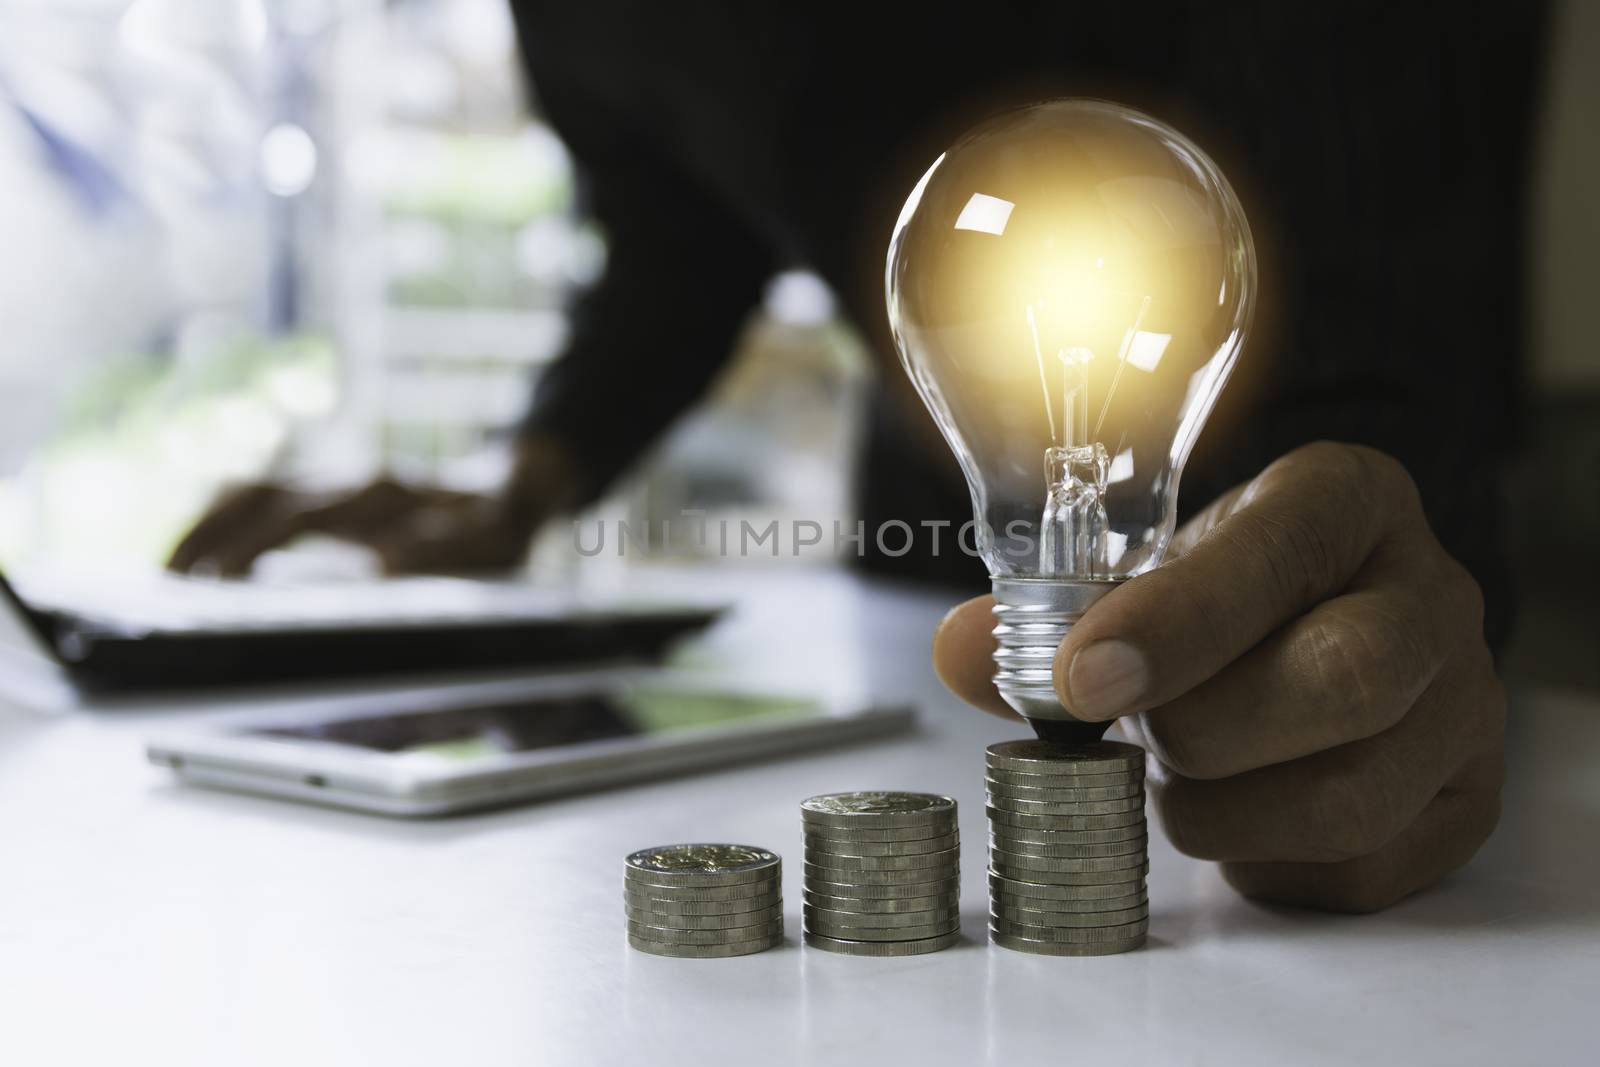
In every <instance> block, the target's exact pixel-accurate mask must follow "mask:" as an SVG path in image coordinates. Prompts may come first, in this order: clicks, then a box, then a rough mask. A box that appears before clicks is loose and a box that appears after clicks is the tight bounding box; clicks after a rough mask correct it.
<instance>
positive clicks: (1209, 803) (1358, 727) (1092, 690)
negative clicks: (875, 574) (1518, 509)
mask: <svg viewBox="0 0 1600 1067" xmlns="http://www.w3.org/2000/svg"><path fill="white" fill-rule="evenodd" d="M992 607H993V599H992V598H991V597H980V598H977V599H975V600H970V601H968V602H966V603H965V604H962V605H961V606H960V607H958V608H956V609H955V610H954V611H952V612H951V613H950V615H949V616H948V617H946V619H945V620H944V622H943V623H941V624H940V627H939V630H938V632H937V633H936V634H935V637H934V664H935V667H936V669H937V670H938V672H939V675H940V677H941V678H942V679H943V680H944V682H945V684H946V685H947V686H948V687H949V688H950V689H951V690H952V691H953V692H954V693H955V694H956V695H957V696H960V697H962V698H963V699H965V700H967V701H968V702H969V703H972V704H974V705H976V706H978V707H980V708H983V709H984V710H987V711H991V712H994V713H996V714H1000V715H1010V714H1012V713H1011V712H1010V710H1009V709H1008V708H1007V707H1006V705H1005V702H1004V701H1003V700H1001V699H1000V696H999V694H998V693H997V692H996V691H995V688H994V683H993V674H994V664H993V661H992V659H991V658H990V657H991V655H992V653H993V650H994V639H993V637H992V636H991V634H990V631H991V630H992V628H993V625H994V619H993V617H992V615H991V614H990V612H991V609H992ZM1054 673H1055V687H1056V693H1057V695H1058V696H1060V698H1061V700H1062V703H1063V705H1064V706H1066V707H1068V708H1070V709H1071V710H1072V711H1073V713H1074V714H1075V715H1077V716H1078V717H1079V718H1082V719H1090V720H1096V721H1104V720H1110V719H1120V721H1121V723H1122V724H1123V728H1124V729H1125V730H1126V731H1127V732H1128V733H1129V734H1130V735H1131V736H1132V737H1133V738H1134V739H1135V740H1137V741H1139V742H1141V743H1142V744H1144V746H1145V747H1146V748H1147V749H1148V750H1149V751H1150V753H1151V754H1152V755H1153V756H1154V757H1155V760H1156V762H1157V766H1156V767H1155V768H1154V771H1153V772H1152V774H1151V776H1150V787H1151V789H1152V793H1153V797H1154V801H1155V807H1156V810H1157V811H1158V813H1159V815H1160V818H1161V822H1162V824H1163V826H1164V827H1165V829H1166V832H1167V835H1168V837H1169V838H1170V839H1171V840H1172V843H1173V844H1174V846H1176V847H1177V848H1178V849H1179V850H1180V851H1182V852H1185V853H1187V854H1188V855H1191V856H1195V857H1198V858H1201V859H1210V860H1218V861H1220V862H1221V863H1222V871H1223V874H1224V876H1225V877H1226V878H1227V880H1228V882H1229V883H1230V884H1231V885H1233V886H1234V888H1236V889H1237V890H1239V892H1241V893H1243V894H1245V895H1246V896H1249V897H1255V898H1260V899H1263V900H1274V901H1282V902H1286V903H1294V904H1303V905H1309V906H1313V907H1322V908H1329V909H1333V910H1338V911H1356V912H1365V911H1376V910H1378V909H1380V908H1384V907H1387V906H1388V905H1390V904H1393V903H1394V902H1395V901H1398V900H1400V899H1401V898H1403V897H1405V896H1407V895H1409V894H1411V893H1414V892H1416V891H1417V890H1419V889H1422V888H1424V887H1426V886H1429V885H1431V884H1433V883H1434V882H1436V881H1438V880H1439V879H1440V878H1442V877H1444V876H1445V875H1446V874H1448V873H1450V872H1451V871H1453V870H1455V869H1456V868H1458V867H1460V866H1461V865H1462V864H1464V863H1466V862H1467V860H1469V859H1470V858H1471V857H1472V855H1473V854H1474V853H1475V852H1476V851H1477V850H1478V848H1479V847H1480V846H1481V845H1482V844H1483V842H1484V841H1485V840H1486V839H1487V838H1488V836H1489V834H1490V832H1491V831H1492V830H1493V829H1494V826H1495V823H1496V821H1497V820H1498V818H1499V811H1500V787H1501V783H1502V780H1503V776H1504V770H1503V757H1504V735H1505V693H1504V689H1503V687H1502V686H1501V684H1500V682H1499V680H1498V678H1497V677H1496V676H1495V671H1494V663H1493V660H1492V658H1491V656H1490V652H1489V649H1488V646H1487V644H1486V643H1485V641H1484V636H1483V600H1482V595H1481V593H1480V592H1479V589H1478V586H1477V583H1476V582H1475V581H1474V580H1473V579H1472V577H1471V576H1470V575H1469V574H1468V573H1467V571H1466V570H1465V568H1463V567H1462V566H1461V565H1460V564H1459V563H1457V562H1456V561H1455V560H1454V559H1452V558H1451V557H1450V556H1449V555H1448V554H1447V553H1446V552H1445V551H1444V549H1443V547H1441V546H1440V544H1439V542H1438V540H1437V539H1435V537H1434V535H1433V532H1432V530H1430V529H1429V527H1428V523H1427V520H1426V519H1425V518H1424V516H1423V512H1422V506H1421V501H1420V499H1419V497H1418V495H1417V491H1416V488H1415V486H1414V485H1413V484H1412V482H1411V479H1410V477H1409V476H1408V475H1407V474H1406V472H1405V470H1404V468H1403V467H1401V465H1400V464H1399V463H1398V462H1396V461H1395V460H1393V459H1391V458H1390V457H1388V456H1386V455H1384V454H1382V453H1380V452H1376V451H1373V450H1372V449H1368V448H1363V447H1358V446H1350V445H1340V444H1328V443H1319V444H1314V445H1308V446H1306V447H1304V448H1300V449H1297V450H1295V451H1294V452H1291V453H1289V454H1288V455H1287V456H1284V457H1283V458H1281V459H1279V460H1278V461H1277V462H1275V463H1273V464H1272V465H1271V466H1269V467H1267V469H1266V470H1264V471H1262V473H1261V474H1260V475H1258V476H1257V477H1256V478H1254V479H1253V480H1251V481H1250V482H1247V483H1246V484H1244V485H1242V486H1239V487H1237V488H1235V489H1233V490H1231V491H1230V492H1228V493H1226V494H1224V495H1223V496H1221V497H1219V498H1218V499H1217V500H1216V501H1215V502H1214V503H1212V504H1211V506H1210V507H1209V508H1207V509H1206V510H1205V511H1204V512H1203V513H1201V514H1200V515H1197V516H1196V517H1195V518H1194V519H1193V520H1191V521H1190V522H1189V523H1188V524H1187V525H1186V526H1185V527H1184V528H1183V529H1182V530H1180V531H1179V532H1178V534H1177V536H1176V537H1175V538H1174V540H1173V544H1172V547H1171V550H1170V552H1169V561H1168V562H1167V563H1166V564H1165V565H1164V566H1161V567H1159V568H1157V569H1156V570H1154V571H1151V572H1149V573H1147V574H1143V575H1140V576H1139V577H1137V578H1134V579H1131V580H1130V581H1128V582H1127V583H1126V584H1125V585H1123V586H1121V587H1120V588H1118V589H1116V590H1114V591H1112V592H1111V593H1109V594H1107V595H1106V596H1105V597H1104V598H1103V599H1102V600H1100V601H1098V602H1097V603H1096V604H1095V605H1094V606H1093V607H1091V608H1090V609H1089V611H1088V612H1087V613H1085V615H1084V617H1083V619H1082V620H1081V621H1080V622H1079V623H1078V624H1077V625H1076V626H1074V627H1073V628H1072V631H1071V632H1070V633H1069V634H1068V636H1067V637H1066V639H1065V640H1063V641H1062V643H1061V647H1060V648H1059V649H1058V650H1057V653H1056V657H1055V664H1054Z"/></svg>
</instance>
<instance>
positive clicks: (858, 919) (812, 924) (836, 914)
mask: <svg viewBox="0 0 1600 1067" xmlns="http://www.w3.org/2000/svg"><path fill="white" fill-rule="evenodd" d="M802 915H803V917H804V919H805V923H806V927H807V929H811V930H818V931H821V932H823V933H827V931H826V930H824V929H823V927H825V926H826V927H858V928H861V929H866V930H893V929H897V928H900V927H906V926H937V925H938V924H939V923H947V922H950V921H952V920H956V921H959V920H960V918H961V909H960V908H939V909H936V910H929V911H909V912H905V913H903V914H900V915H862V914H860V913H858V912H853V911H828V910H826V909H823V908H814V907H812V906H811V905H809V904H807V905H806V906H805V909H804V911H803V913H802ZM1019 921H1020V920H1019ZM844 936H847V937H854V936H855V935H854V934H846V935H844ZM868 940H871V939H870V938H868Z"/></svg>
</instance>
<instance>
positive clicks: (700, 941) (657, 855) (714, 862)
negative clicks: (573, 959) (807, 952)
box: [622, 845, 783, 959]
mask: <svg viewBox="0 0 1600 1067" xmlns="http://www.w3.org/2000/svg"><path fill="white" fill-rule="evenodd" d="M622 899H623V906H624V910H625V911H626V912H627V917H628V944H630V945H632V946H633V947H634V948H636V949H638V950H639V951H641V952H652V953H654V954H655V955H657V956H678V957H686V958H693V959H708V958H712V957H721V956H745V955H748V954H749V953H752V952H763V951H765V950H766V949H769V948H772V947H773V946H774V945H777V944H780V943H782V941H783V860H782V859H781V858H779V856H778V854H777V853H776V852H768V851H767V850H766V849H764V848H753V847H751V846H749V845H665V846H663V847H661V848H645V849H640V850H639V851H638V852H635V853H633V854H632V855H631V856H629V857H628V858H627V860H625V861H624V875H623V896H622Z"/></svg>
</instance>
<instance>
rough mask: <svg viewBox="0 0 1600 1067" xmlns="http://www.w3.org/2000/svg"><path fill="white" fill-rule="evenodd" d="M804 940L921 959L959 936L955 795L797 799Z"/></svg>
mask: <svg viewBox="0 0 1600 1067" xmlns="http://www.w3.org/2000/svg"><path fill="white" fill-rule="evenodd" d="M800 816H801V819H802V821H803V823H804V825H805V835H806V839H805V845H806V871H805V874H806V877H805V911H804V914H805V941H806V944H807V945H809V946H810V947H812V948H820V949H823V950H824V951H827V952H842V953H844V954H846V955H850V956H915V955H919V954H921V953H924V952H937V951H939V950H940V949H945V948H949V947H950V946H951V945H953V944H955V943H956V941H957V940H959V939H960V937H961V863H960V859H961V850H960V837H959V834H958V833H957V830H956V802H955V801H954V800H951V799H950V798H949V797H941V796H933V795H931V794H928V793H888V792H866V793H833V794H829V795H827V796H819V797H812V798H811V799H809V800H804V801H801V803H800Z"/></svg>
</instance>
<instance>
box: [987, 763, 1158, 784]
mask: <svg viewBox="0 0 1600 1067" xmlns="http://www.w3.org/2000/svg"><path fill="white" fill-rule="evenodd" d="M984 774H985V778H984V782H985V784H987V785H990V786H999V787H1000V788H1001V789H1003V790H1004V789H1100V788H1104V787H1105V786H1113V785H1133V784H1135V783H1138V782H1143V781H1144V777H1145V775H1144V763H1143V762H1140V763H1139V764H1137V765H1135V766H1132V767H1129V768H1128V769H1127V770H1121V771H1107V772H1106V773H1104V774H1100V773H1095V774H1073V773H1070V772H1068V773H1064V774H1054V773H1040V774H1032V773H1029V772H1028V771H1002V770H998V769H996V768H994V767H990V768H987V769H986V770H985V772H984Z"/></svg>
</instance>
